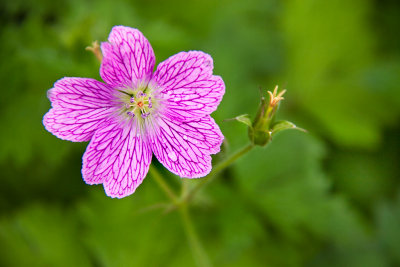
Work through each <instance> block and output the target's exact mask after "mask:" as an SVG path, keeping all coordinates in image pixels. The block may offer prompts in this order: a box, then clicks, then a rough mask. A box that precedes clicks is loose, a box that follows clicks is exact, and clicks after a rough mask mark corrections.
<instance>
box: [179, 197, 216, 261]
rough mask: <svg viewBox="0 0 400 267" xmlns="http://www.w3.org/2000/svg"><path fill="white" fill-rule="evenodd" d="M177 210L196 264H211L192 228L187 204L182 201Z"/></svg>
mask: <svg viewBox="0 0 400 267" xmlns="http://www.w3.org/2000/svg"><path fill="white" fill-rule="evenodd" d="M179 211H180V214H181V217H182V222H183V228H184V229H185V233H186V236H187V238H188V241H189V246H190V249H191V250H192V253H193V257H194V259H195V261H196V263H197V265H198V266H199V267H208V266H211V263H210V260H209V259H208V256H207V254H206V252H205V250H204V248H203V246H202V245H201V243H200V240H199V237H198V236H197V233H196V230H195V229H194V226H193V223H192V220H191V218H190V214H189V210H188V207H187V205H186V204H185V203H182V204H181V205H180V207H179Z"/></svg>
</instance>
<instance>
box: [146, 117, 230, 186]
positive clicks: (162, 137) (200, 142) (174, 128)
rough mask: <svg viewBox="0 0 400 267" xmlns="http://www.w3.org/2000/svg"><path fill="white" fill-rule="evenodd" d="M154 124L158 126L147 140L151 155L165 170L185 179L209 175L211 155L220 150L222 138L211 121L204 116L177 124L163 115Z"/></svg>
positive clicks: (216, 126)
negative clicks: (152, 154) (151, 151)
mask: <svg viewBox="0 0 400 267" xmlns="http://www.w3.org/2000/svg"><path fill="white" fill-rule="evenodd" d="M155 123H156V124H157V126H158V127H155V129H154V132H153V133H151V134H150V135H149V141H150V143H151V148H152V150H153V153H154V155H155V156H156V157H157V159H158V160H159V161H160V162H161V163H162V164H163V165H164V166H165V167H166V168H167V169H168V170H170V171H171V172H173V173H175V174H177V175H179V176H181V177H187V178H198V177H203V176H205V175H207V174H208V173H209V172H210V170H211V156H210V154H216V153H218V152H219V151H220V146H221V143H222V141H223V139H224V136H223V135H222V133H221V131H220V129H219V127H218V125H217V124H216V123H215V121H214V119H213V118H211V117H210V116H209V115H206V116H205V117H202V118H197V119H193V120H192V121H190V122H180V121H177V120H175V119H173V118H169V117H168V116H162V117H159V118H158V119H157V121H156V122H155Z"/></svg>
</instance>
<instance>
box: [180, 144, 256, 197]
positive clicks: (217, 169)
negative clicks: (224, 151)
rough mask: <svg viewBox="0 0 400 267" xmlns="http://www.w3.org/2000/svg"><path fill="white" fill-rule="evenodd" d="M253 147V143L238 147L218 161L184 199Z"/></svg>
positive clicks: (192, 194) (191, 195)
mask: <svg viewBox="0 0 400 267" xmlns="http://www.w3.org/2000/svg"><path fill="white" fill-rule="evenodd" d="M253 147H254V145H253V144H248V145H247V146H245V147H243V148H242V149H240V150H239V151H237V152H236V153H234V154H233V155H231V156H230V157H228V158H227V159H226V160H224V161H222V162H220V163H219V164H217V165H216V166H215V167H214V168H213V170H212V171H211V172H210V173H209V174H208V175H207V176H206V177H204V178H203V179H201V181H200V182H199V183H198V184H197V185H196V186H195V187H194V188H193V189H192V190H191V191H190V192H189V193H188V194H187V195H186V197H185V199H184V201H187V202H189V201H190V200H191V199H192V198H193V196H194V195H195V194H196V193H197V192H198V191H199V190H200V189H201V188H202V187H204V186H205V185H207V184H208V183H210V182H211V181H212V180H214V179H215V177H216V175H217V174H218V173H219V172H220V171H222V170H224V169H225V168H226V167H228V166H229V165H231V164H232V163H233V162H235V161H236V160H237V159H239V158H240V157H242V156H243V155H245V154H246V153H247V152H249V151H250V150H251V149H252V148H253Z"/></svg>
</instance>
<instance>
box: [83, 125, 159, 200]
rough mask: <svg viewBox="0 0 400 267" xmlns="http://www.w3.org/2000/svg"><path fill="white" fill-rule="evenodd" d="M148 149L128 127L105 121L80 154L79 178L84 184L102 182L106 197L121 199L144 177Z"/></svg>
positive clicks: (147, 160)
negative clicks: (81, 158) (80, 174)
mask: <svg viewBox="0 0 400 267" xmlns="http://www.w3.org/2000/svg"><path fill="white" fill-rule="evenodd" d="M151 157H152V153H151V149H150V147H149V145H148V144H147V143H146V142H144V141H143V139H142V137H141V135H140V134H139V133H138V131H137V127H136V125H135V121H132V122H131V124H130V125H128V124H125V125H124V124H122V123H118V122H116V121H107V123H105V124H104V125H103V127H101V128H100V129H99V130H98V131H97V132H96V133H95V134H94V136H93V139H92V141H91V142H90V143H89V146H88V147H87V149H86V152H85V154H84V155H83V167H82V176H83V179H84V180H85V182H86V183H87V184H100V183H103V185H104V189H105V191H106V194H107V195H108V196H110V197H117V198H122V197H125V196H128V195H130V194H132V193H133V192H135V190H136V188H137V187H138V186H139V185H140V184H141V183H142V181H143V179H144V177H145V176H146V174H147V172H148V170H149V166H150V162H151Z"/></svg>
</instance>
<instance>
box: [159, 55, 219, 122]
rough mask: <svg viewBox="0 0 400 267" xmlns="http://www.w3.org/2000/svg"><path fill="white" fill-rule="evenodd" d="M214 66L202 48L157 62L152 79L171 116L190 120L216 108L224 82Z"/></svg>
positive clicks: (207, 113)
mask: <svg viewBox="0 0 400 267" xmlns="http://www.w3.org/2000/svg"><path fill="white" fill-rule="evenodd" d="M212 70H213V60H212V58H211V56H210V55H208V54H205V53H203V52H200V51H190V52H181V53H178V54H176V55H174V56H172V57H170V58H168V59H167V60H165V61H163V62H161V63H160V64H159V65H158V67H157V70H156V72H155V73H154V76H153V81H154V82H155V83H156V84H157V85H158V86H159V87H160V89H159V90H160V95H161V97H162V98H165V99H166V101H165V103H166V112H167V113H168V114H169V116H172V117H174V118H176V119H180V120H181V121H182V120H185V121H188V120H191V119H192V118H193V117H196V118H198V117H203V116H204V115H209V114H211V113H212V112H213V111H214V110H216V109H217V106H218V105H219V103H220V102H221V99H222V97H223V95H224V93H225V84H224V81H223V80H222V79H221V77H219V76H213V75H212Z"/></svg>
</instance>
